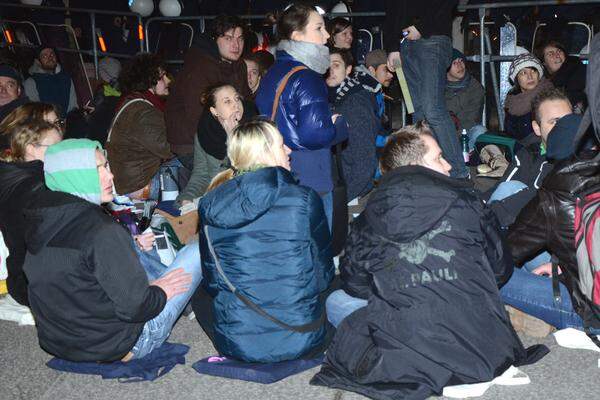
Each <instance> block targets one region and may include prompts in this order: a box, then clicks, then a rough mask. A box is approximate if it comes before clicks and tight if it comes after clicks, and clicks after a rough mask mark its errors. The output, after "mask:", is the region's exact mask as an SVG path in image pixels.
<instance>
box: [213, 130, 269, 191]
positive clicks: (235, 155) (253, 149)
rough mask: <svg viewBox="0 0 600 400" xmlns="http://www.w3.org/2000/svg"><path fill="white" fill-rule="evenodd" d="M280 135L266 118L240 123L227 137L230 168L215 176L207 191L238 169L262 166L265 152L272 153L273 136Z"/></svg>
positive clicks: (220, 183) (225, 180)
mask: <svg viewBox="0 0 600 400" xmlns="http://www.w3.org/2000/svg"><path fill="white" fill-rule="evenodd" d="M277 136H281V133H279V130H278V129H277V127H276V126H275V124H274V123H273V122H271V121H269V120H266V119H254V120H251V121H249V122H246V123H243V124H240V125H239V126H238V127H237V128H235V129H234V130H233V133H232V134H231V136H229V138H228V139H227V157H228V158H229V162H230V163H231V168H229V169H226V170H225V171H223V172H220V173H219V174H218V175H217V176H215V177H214V178H213V179H212V181H211V182H210V185H208V189H206V191H207V192H210V191H211V190H213V189H214V188H216V187H218V186H220V185H222V184H223V183H225V182H227V181H228V180H230V179H232V178H233V177H234V176H235V175H236V173H238V172H239V171H248V170H253V169H256V168H260V167H261V166H263V165H264V164H263V160H264V155H265V154H273V150H272V146H273V143H274V142H275V138H276V137H277Z"/></svg>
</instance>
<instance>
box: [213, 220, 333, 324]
mask: <svg viewBox="0 0 600 400" xmlns="http://www.w3.org/2000/svg"><path fill="white" fill-rule="evenodd" d="M204 234H205V235H206V243H207V244H208V250H209V251H210V255H211V256H212V258H213V260H215V266H216V267H217V271H218V273H219V275H220V276H221V278H223V280H224V281H225V284H226V285H227V287H228V288H229V290H230V291H231V293H233V294H235V295H236V297H237V298H238V299H240V301H241V302H242V303H244V304H245V305H247V306H248V307H250V308H251V309H252V311H254V312H256V313H257V314H259V315H260V316H261V317H263V318H266V319H268V320H269V321H271V322H273V323H274V324H276V325H279V326H280V327H282V328H284V329H287V330H289V331H294V332H298V333H308V332H314V331H317V330H319V329H320V328H321V327H322V326H323V323H324V322H325V312H324V311H323V310H322V311H321V316H320V317H319V318H317V319H316V320H314V321H312V322H310V323H308V324H304V325H288V324H286V323H285V322H282V321H280V320H279V319H277V318H275V317H273V316H272V315H271V314H269V313H267V312H266V311H265V310H263V309H262V308H260V307H259V306H258V305H256V304H255V303H254V302H252V300H250V299H249V298H248V297H246V296H244V295H243V294H241V293H240V292H239V291H238V289H237V288H236V287H235V286H233V284H232V283H231V281H230V280H229V278H227V275H225V272H224V271H223V268H221V263H220V262H219V259H218V258H217V254H216V253H215V249H214V248H213V246H212V243H211V240H210V236H209V235H208V225H205V226H204Z"/></svg>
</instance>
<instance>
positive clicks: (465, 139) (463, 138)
mask: <svg viewBox="0 0 600 400" xmlns="http://www.w3.org/2000/svg"><path fill="white" fill-rule="evenodd" d="M460 143H461V145H462V153H463V159H464V160H465V164H468V163H469V160H470V158H471V155H470V152H469V135H468V134H467V130H466V129H463V130H462V133H461V134H460Z"/></svg>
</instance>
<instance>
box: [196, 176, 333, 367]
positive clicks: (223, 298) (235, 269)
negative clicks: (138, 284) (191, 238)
mask: <svg viewBox="0 0 600 400" xmlns="http://www.w3.org/2000/svg"><path fill="white" fill-rule="evenodd" d="M199 213H200V221H201V226H200V227H201V234H200V253H201V256H202V272H203V277H204V280H203V284H204V286H205V288H206V289H207V291H208V292H209V293H210V294H211V295H212V296H213V297H214V301H213V310H214V324H215V326H214V328H215V346H216V348H217V350H218V351H219V353H220V354H224V355H227V356H230V357H234V358H237V359H240V360H245V361H250V362H277V361H282V360H291V359H296V358H299V357H300V356H301V355H303V354H305V353H307V352H309V351H310V350H312V349H314V348H315V347H317V346H319V345H321V344H322V342H323V340H324V338H325V326H324V325H322V326H321V328H320V329H318V330H316V331H313V332H308V333H297V332H293V331H289V330H286V329H284V328H282V327H281V326H279V325H277V324H275V323H274V322H271V321H270V320H268V319H266V318H265V317H263V316H261V315H259V314H257V313H256V312H255V311H254V310H252V309H250V308H249V307H248V306H247V305H245V304H244V303H242V302H241V301H240V300H239V299H238V298H237V297H236V295H235V294H233V293H232V292H231V291H230V290H229V288H228V287H227V285H226V284H225V283H224V281H223V279H222V277H221V276H219V273H218V272H217V270H216V267H215V263H214V260H213V258H212V256H211V254H210V251H209V249H208V246H207V239H206V236H205V234H204V227H205V226H208V228H207V229H208V232H209V236H210V240H211V243H212V244H213V247H214V249H215V253H216V255H217V257H218V259H219V261H220V264H221V266H222V268H223V270H224V272H225V275H227V277H228V279H229V280H230V281H231V283H232V284H233V285H234V286H235V287H237V288H238V290H239V291H240V292H241V293H242V294H244V295H245V296H246V297H248V298H250V299H251V300H252V301H253V302H254V303H255V304H257V305H258V306H260V307H261V308H262V309H263V310H264V311H266V312H267V313H269V314H270V315H272V316H274V317H275V318H278V319H279V320H280V321H282V322H284V323H286V324H288V325H294V326H297V325H303V324H308V323H310V322H313V321H315V320H318V319H319V317H320V316H321V313H322V312H324V307H325V305H324V300H320V299H319V294H320V293H321V292H323V291H324V290H326V289H327V287H328V286H329V284H330V282H331V280H332V279H333V275H334V267H333V262H332V258H331V249H330V243H331V239H330V234H329V229H328V226H327V220H326V219H325V215H324V211H323V205H322V202H321V199H320V198H319V196H318V195H317V193H315V192H314V191H313V190H312V189H309V188H306V187H302V186H300V185H297V184H296V183H295V181H294V179H293V177H292V175H291V174H290V173H289V172H288V171H286V170H284V169H283V168H279V167H271V168H262V169H259V170H257V171H254V172H248V173H245V174H243V175H240V176H238V177H236V178H234V179H232V180H230V181H229V182H227V183H225V184H223V185H221V186H219V187H217V188H216V189H214V190H212V191H210V192H208V193H207V194H206V195H205V196H204V197H203V198H202V200H201V201H200V205H199Z"/></svg>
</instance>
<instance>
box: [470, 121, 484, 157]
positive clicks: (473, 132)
mask: <svg viewBox="0 0 600 400" xmlns="http://www.w3.org/2000/svg"><path fill="white" fill-rule="evenodd" d="M486 132H487V128H486V127H485V126H483V125H474V126H472V127H471V129H469V130H468V131H467V135H468V136H469V151H473V150H475V143H476V142H477V138H478V137H479V136H481V135H483V134H484V133H486Z"/></svg>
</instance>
